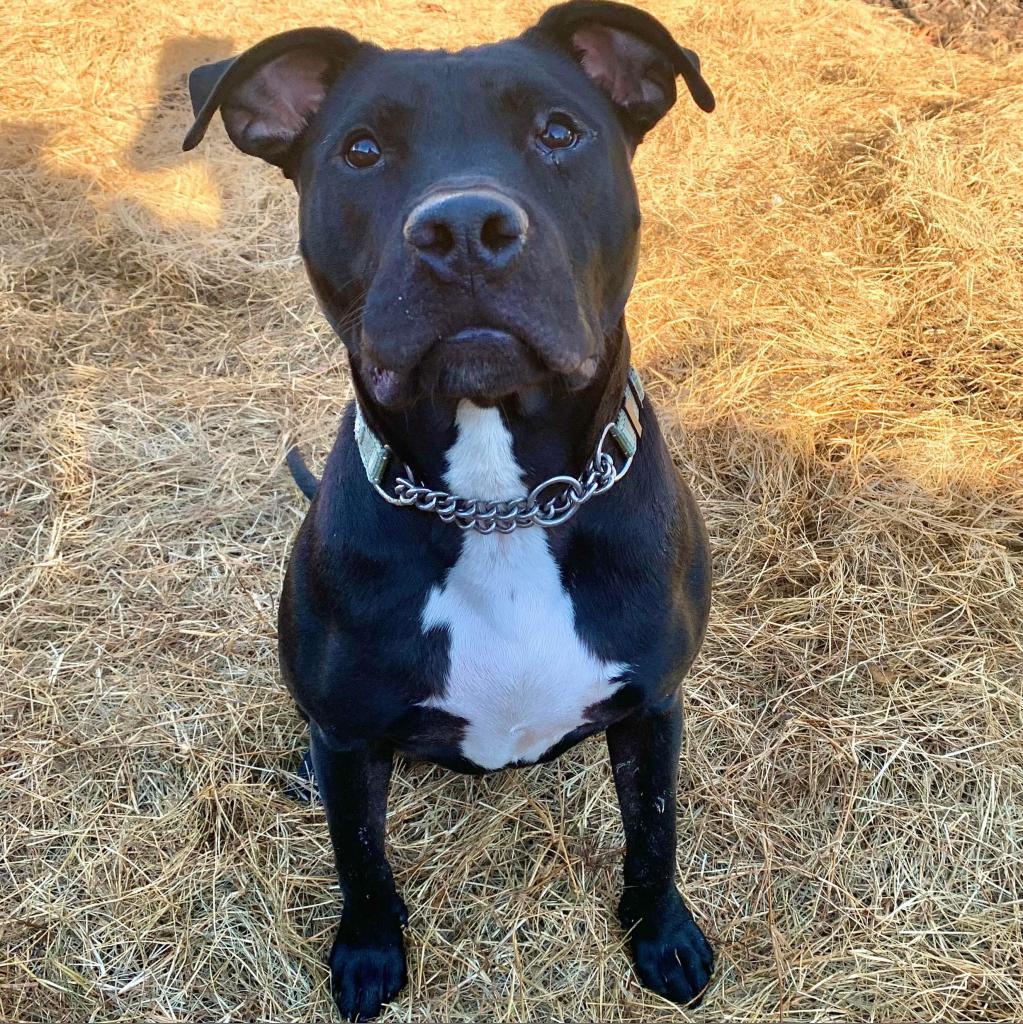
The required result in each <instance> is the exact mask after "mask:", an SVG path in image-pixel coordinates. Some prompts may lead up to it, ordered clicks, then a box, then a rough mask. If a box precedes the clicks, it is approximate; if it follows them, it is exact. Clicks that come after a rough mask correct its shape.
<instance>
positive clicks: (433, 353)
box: [363, 325, 596, 407]
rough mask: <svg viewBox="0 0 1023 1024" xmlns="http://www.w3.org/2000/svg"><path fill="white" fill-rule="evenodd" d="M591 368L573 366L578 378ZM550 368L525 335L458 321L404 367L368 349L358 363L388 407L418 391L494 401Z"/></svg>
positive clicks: (537, 380)
mask: <svg viewBox="0 0 1023 1024" xmlns="http://www.w3.org/2000/svg"><path fill="white" fill-rule="evenodd" d="M364 351H365V350H364ZM595 369H596V364H595V362H594V363H593V367H592V369H591V368H590V367H588V366H587V367H584V368H582V369H581V371H577V374H576V376H579V377H580V378H585V380H581V381H580V383H585V381H586V380H588V379H589V378H590V377H592V375H593V371H594V370H595ZM555 372H556V371H555V370H554V369H552V368H551V367H550V366H549V365H548V364H547V362H546V361H545V360H544V359H542V358H541V357H540V356H539V355H538V354H537V351H536V349H535V348H534V347H533V346H532V345H531V344H529V342H528V341H526V340H525V339H523V338H522V337H520V336H519V335H517V334H514V333H512V332H510V331H507V330H504V329H503V328H499V327H493V326H489V325H474V326H469V327H463V328H461V329H460V330H458V331H455V332H454V333H452V334H447V335H445V336H443V337H441V338H439V339H438V340H437V341H435V342H434V343H433V344H432V345H431V346H430V347H429V349H428V350H427V351H426V352H425V354H424V355H423V357H422V358H421V359H420V360H419V361H418V362H417V363H416V365H415V366H413V367H411V368H410V369H409V370H407V371H402V370H397V369H392V368H389V367H386V366H384V365H383V364H382V363H379V362H377V361H376V360H374V358H373V357H372V355H370V356H368V357H367V358H366V359H365V361H364V363H363V378H364V380H365V383H366V385H367V386H368V387H369V389H370V391H371V392H372V395H373V398H374V399H375V400H376V401H377V402H379V403H380V404H381V405H384V406H389V407H395V406H400V405H403V404H406V403H407V402H409V401H411V400H413V399H415V398H416V397H420V396H423V397H431V396H432V397H438V398H454V399H462V398H467V399H471V400H473V401H477V402H485V403H486V402H495V401H498V400H499V399H501V398H504V397H507V396H509V395H512V394H515V393H518V392H521V391H524V390H526V389H529V388H534V387H536V386H538V385H541V384H543V383H544V382H545V381H546V380H548V379H550V378H552V377H553V376H554V375H555Z"/></svg>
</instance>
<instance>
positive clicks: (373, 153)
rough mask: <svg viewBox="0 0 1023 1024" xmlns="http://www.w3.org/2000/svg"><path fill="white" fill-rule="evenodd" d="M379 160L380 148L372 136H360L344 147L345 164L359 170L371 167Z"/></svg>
mask: <svg viewBox="0 0 1023 1024" xmlns="http://www.w3.org/2000/svg"><path fill="white" fill-rule="evenodd" d="M379 159H380V146H379V145H378V144H377V140H376V139H374V138H373V136H372V135H360V136H359V137H358V138H357V139H352V141H351V142H349V143H348V145H347V146H346V147H345V163H346V164H348V166H349V167H355V168H357V169H359V170H361V169H362V168H363V167H372V166H373V165H374V164H375V163H376V162H377V161H378V160H379Z"/></svg>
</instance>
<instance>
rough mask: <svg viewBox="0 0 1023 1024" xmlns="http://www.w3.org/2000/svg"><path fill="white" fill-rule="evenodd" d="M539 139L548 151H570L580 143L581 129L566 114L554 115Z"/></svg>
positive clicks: (549, 119)
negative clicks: (570, 148) (571, 147)
mask: <svg viewBox="0 0 1023 1024" xmlns="http://www.w3.org/2000/svg"><path fill="white" fill-rule="evenodd" d="M537 137H538V138H539V139H540V142H542V143H543V145H544V146H546V147H547V148H548V149H568V148H569V147H570V146H574V145H575V144H576V143H577V142H578V141H579V129H578V128H576V126H575V125H574V124H573V123H572V122H571V121H570V120H569V118H568V117H566V116H565V115H564V114H552V115H551V117H549V118H548V119H547V123H546V124H545V125H544V126H543V128H541V129H540V134H539V135H538V136H537Z"/></svg>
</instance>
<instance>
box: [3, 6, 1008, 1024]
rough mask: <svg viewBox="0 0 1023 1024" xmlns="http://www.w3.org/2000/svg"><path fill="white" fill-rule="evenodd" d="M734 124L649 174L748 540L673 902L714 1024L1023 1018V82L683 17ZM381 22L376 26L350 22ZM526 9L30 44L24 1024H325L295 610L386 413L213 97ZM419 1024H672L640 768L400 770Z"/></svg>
mask: <svg viewBox="0 0 1023 1024" xmlns="http://www.w3.org/2000/svg"><path fill="white" fill-rule="evenodd" d="M649 6H650V7H651V9H653V10H655V11H656V12H657V13H659V14H660V15H661V16H662V17H664V18H665V20H667V21H668V22H669V23H670V24H671V25H672V26H673V27H674V28H675V29H676V30H677V32H678V35H679V37H680V38H681V39H682V40H684V41H686V42H688V43H689V44H690V45H692V46H693V47H694V48H695V49H697V50H698V51H699V52H700V53H701V55H702V56H703V58H704V61H705V70H706V74H707V77H708V79H709V80H710V81H711V83H712V84H713V86H714V87H715V90H716V91H717V93H718V96H719V98H720V106H719V109H718V112H717V113H716V114H715V115H714V116H712V117H709V118H706V117H703V116H701V115H699V114H698V113H697V112H696V111H695V110H693V109H692V108H690V107H688V106H687V105H686V104H685V103H682V104H680V106H679V107H678V109H677V110H676V111H675V112H674V113H673V115H672V116H671V117H670V119H669V120H668V122H667V123H665V124H664V125H662V126H661V127H660V128H659V129H658V130H657V131H656V133H655V134H654V135H653V137H652V138H651V139H650V141H649V142H648V143H647V144H645V145H644V147H643V149H642V152H641V154H640V155H639V157H638V159H637V165H636V169H637V175H638V179H639V186H640V191H641V194H642V200H643V204H644V209H645V215H646V221H645V225H646V226H645V247H644V258H643V264H642V269H641V275H640V280H639V282H638V284H637V287H636V290H635V296H634V300H633V302H632V305H631V309H630V317H631V324H632V332H633V337H634V339H635V344H636V349H637V362H638V364H639V365H640V367H641V368H642V370H643V371H644V373H645V377H646V380H647V381H648V383H649V390H650V391H651V393H652V395H653V397H654V399H655V400H656V401H657V403H658V404H659V406H660V409H661V411H662V417H663V421H664V423H665V426H666V429H667V431H668V433H669V436H670V439H671V441H672V444H673V446H674V450H675V452H676V453H677V456H678V459H679V461H680V463H681V465H682V466H683V467H684V468H685V471H686V473H687V474H688V475H689V477H690V479H691V480H692V481H693V483H694V486H695V488H696V490H697V491H698V493H699V497H700V499H701V501H702V504H703V508H704V510H705V512H706V515H707V519H708V524H709V527H710V532H711V535H712V538H713V542H714V547H715V559H716V576H717V597H716V602H715V608H714V617H713V622H712V626H711V632H710V636H709V639H708V641H707V644H706V647H705V650H704V654H703V656H702V657H701V659H700V661H699V663H698V668H697V669H696V671H695V673H694V674H693V676H692V678H691V679H690V680H689V682H688V685H687V695H686V701H687V711H688V742H687V748H686V754H685V761H684V767H683V776H684V778H685V779H686V780H687V781H686V785H685V788H684V791H683V794H682V796H681V798H680V806H679V817H680V835H681V845H680V849H679V872H680V877H681V879H682V882H683V886H684V890H685V892H686V893H687V894H688V896H689V898H690V899H691V901H692V902H693V904H694V905H695V908H696V911H697V913H698V915H699V917H700V919H701V921H702V922H703V923H704V924H705V925H706V926H707V928H708V930H709V933H710V935H711V936H712V938H713V939H714V940H715V942H716V944H717V946H718V949H719V954H720V967H719V971H718V975H717V979H716V981H715V984H714V987H713V991H712V992H711V994H710V996H709V998H708V1001H707V1004H706V1006H705V1009H704V1010H703V1011H701V1015H700V1018H699V1019H703V1020H713V1019H719V1018H720V1019H726V1020H752V1019H759V1018H762V1017H764V1016H767V1015H776V1016H778V1017H779V1018H784V1019H786V1020H813V1019H817V1020H829V1021H830V1020H838V1019H854V1020H862V1019H867V1018H870V1019H876V1020H884V1021H892V1020H901V1021H908V1020H923V1019H928V1020H939V1019H940V1020H964V1019H968V1020H1005V1021H1008V1020H1017V1019H1018V1018H1019V1015H1020V1006H1021V1005H1023V976H1021V973H1020V964H1021V962H1023V924H1021V921H1023V906H1021V893H1023V867H1021V857H1023V744H1021V738H1023V700H1021V671H1023V638H1021V628H1023V587H1021V583H1023V274H1021V272H1020V266H1021V259H1023V145H1021V136H1020V125H1021V123H1023V87H1021V85H1020V82H1021V80H1023V63H1021V61H1020V60H1019V59H1018V58H1017V59H1016V60H1015V62H1014V63H1013V62H1011V61H1010V60H1009V59H1008V58H1001V59H999V60H985V59H983V58H981V57H979V56H977V55H973V54H970V53H965V52H956V51H950V50H941V49H938V48H935V47H933V46H931V45H929V44H928V42H927V41H926V40H925V39H924V38H921V36H920V35H919V33H915V32H914V31H913V29H912V26H911V25H909V24H908V23H907V22H905V21H903V20H902V19H898V18H896V17H893V16H891V15H885V14H884V13H883V12H880V11H878V10H877V9H875V8H870V7H867V6H862V5H859V4H854V3H848V2H843V3H828V2H825V0H801V2H796V0H785V2H782V3H778V4H763V3H759V2H756V0H735V2H734V3H728V4H720V5H710V6H708V5H705V4H697V3H695V2H686V3H679V2H678V0H659V2H656V3H655V2H651V3H650V5H649ZM346 7H347V10H346V9H345V8H346ZM540 9H541V5H540V4H538V3H536V2H533V0H530V2H525V3H523V2H521V0H520V2H516V3H511V2H507V0H502V2H500V3H490V2H484V0H457V2H456V0H442V2H440V3H421V2H418V0H415V2H413V0H386V2H385V3H382V4H381V3H370V2H368V0H354V2H353V3H351V4H349V5H342V6H338V5H337V4H326V3H323V2H322V0H296V2H293V3H291V4H288V5H281V4H279V3H270V2H269V0H235V2H228V3H226V4H218V5H213V4H208V3H199V2H197V0H172V2H169V3H164V4H159V5H157V4H151V3H143V2H142V0H128V2H124V3H119V4H111V5H109V7H108V8H107V9H106V10H105V11H103V10H101V9H100V8H99V7H98V6H97V5H95V4H86V3H71V4H66V3H65V4H57V3H55V2H52V0H34V2H32V3H30V4H29V5H28V7H27V8H26V7H25V6H23V5H19V4H9V5H8V6H7V8H6V10H5V12H4V13H3V14H2V15H0V19H2V22H3V26H4V29H5V40H6V44H7V45H6V49H5V59H4V62H3V64H2V67H0V83H2V85H3V100H2V102H3V103H4V104H5V105H6V107H7V109H6V112H5V114H4V119H5V121H6V122H7V123H6V125H5V131H4V134H3V136H2V137H0V209H2V211H3V213H2V224H0V232H2V252H0V282H2V289H3V292H2V299H0V302H2V305H0V324H2V331H3V333H2V342H0V359H2V363H0V402H2V403H3V405H2V414H3V419H2V423H0V445H2V447H3V461H2V463H0V487H2V489H3V490H2V498H0V510H2V518H0V565H2V566H3V570H4V571H3V576H2V580H0V615H2V617H3V625H2V634H0V665H2V666H3V674H2V676H0V729H2V734H0V749H2V755H3V769H4V771H3V781H2V782H0V815H2V825H0V829H2V830H0V869H2V876H0V878H2V884H0V918H2V920H3V922H4V924H3V939H2V941H3V949H2V952H0V986H2V991H0V1017H2V1018H3V1019H10V1020H40V1021H78V1020H83V1019H86V1018H89V1019H95V1020H114V1019H116V1020H138V1021H161V1020H178V1021H195V1020H205V1019H209V1020H213V1019H231V1020H238V1021H250V1020H272V1021H279V1020H296V1021H307V1020H310V1019H314V1018H316V1019H324V1018H327V1017H329V1015H330V1013H331V1008H330V1006H329V1003H328V998H327V994H326V985H325V981H326V972H325V969H324V967H323V957H324V954H325V952H326V948H327V945H328V943H329V938H330V935H331V933H332V928H333V925H334V922H335V921H336V918H337V914H338V896H337V889H336V884H335V882H334V879H333V877H332V873H331V856H330V852H329V848H328V841H327V832H326V828H325V826H324V823H323V821H322V815H321V811H320V809H319V808H317V807H313V808H306V807H302V806H297V805H295V804H292V803H290V802H288V801H287V800H286V799H285V798H284V797H283V796H282V795H281V786H282V783H283V781H284V780H285V778H286V777H287V773H288V771H289V769H290V767H291V766H292V765H293V763H294V760H295V757H296V755H297V753H298V752H299V750H300V748H301V747H302V745H303V742H304V740H303V730H302V727H301V726H300V723H299V720H298V718H297V717H296V715H295V713H294V712H293V710H292V707H291V705H290V703H289V701H288V700H287V699H286V697H285V695H284V693H283V691H282V688H281V686H280V685H279V682H278V680H277V675H276V663H275V654H274V647H275V644H274V614H273V609H274V604H275V601H276V595H277V592H278V588H279V585H280V580H281V572H282V566H283V562H284V558H285V553H286V551H287V546H288V542H289V539H290V537H291V536H292V535H293V534H294V531H295V529H296V526H297V524H298V522H299V519H300V517H301V515H302V512H303V502H302V500H301V499H300V497H299V495H298V494H297V493H296V491H295V489H294V488H293V487H292V485H291V483H290V481H289V480H288V478H287V475H286V473H285V472H284V470H283V469H282V466H281V453H282V452H281V440H280V439H281V435H282V429H283V428H284V427H285V426H286V425H291V426H294V427H297V429H298V430H299V431H300V432H301V434H302V435H303V436H304V437H305V438H306V439H307V441H308V442H309V444H310V445H311V447H312V450H313V453H314V461H315V462H317V463H318V462H319V461H320V459H321V458H322V454H323V452H324V450H325V448H326V446H327V444H328V443H329V440H330V438H331V435H332V432H333V431H334V429H335V426H336V423H337V418H338V414H339V411H340V409H341V407H342V403H343V401H344V399H345V396H346V394H347V388H348V386H347V381H346V376H345V369H344V364H343V359H342V355H341V352H340V348H339V346H338V344H337V343H336V342H335V341H334V339H333V338H332V337H331V335H330V332H329V330H328V329H327V327H326V326H325V324H324V323H322V322H321V320H320V318H319V317H318V315H317V314H316V312H315V309H314V305H313V302H312V301H311V299H310V297H309V292H308V289H307V286H306V284H305V281H304V279H303V276H302V272H301V268H300V265H299V261H298V259H297V257H296V255H295V245H294V241H295V231H294V226H293V222H294V205H295V204H294V199H293V196H292V194H291V193H290V191H289V189H288V187H287V186H286V185H285V184H284V183H282V182H281V181H279V180H278V178H277V177H276V175H275V174H274V173H273V172H271V171H270V170H268V169H266V168H263V167H262V166H259V165H257V164H256V163H255V162H253V161H249V160H246V159H245V158H243V157H242V156H241V155H239V154H236V153H235V152H234V151H233V150H231V149H230V146H229V144H228V143H227V142H226V140H225V139H224V137H223V133H222V131H221V130H220V128H219V126H218V127H217V128H216V130H214V131H212V132H211V138H210V141H209V143H208V144H207V145H206V147H205V148H204V150H203V151H202V152H201V153H200V154H198V155H192V156H189V157H187V158H186V157H184V156H182V155H181V154H180V152H179V151H178V146H179V142H180V138H181V136H182V133H183V132H184V130H185V128H186V127H187V124H188V122H189V117H188V114H187V103H186V100H185V97H184V92H183V89H182V75H183V73H184V72H185V71H186V70H187V69H188V68H189V67H190V66H192V65H193V64H194V63H196V62H197V61H200V60H203V59H210V58H215V57H219V56H222V55H224V54H226V53H229V52H232V51H234V50H236V49H238V48H239V47H241V46H242V45H244V44H247V43H249V42H252V41H254V40H256V39H257V38H260V37H261V36H263V35H266V34H269V33H270V32H272V31H275V30H278V29H281V28H284V27H290V26H294V25H299V24H304V23H318V22H324V23H342V24H343V25H344V27H346V28H349V29H351V30H353V31H355V32H358V33H362V34H364V35H366V36H368V37H370V38H373V39H376V40H378V41H380V42H383V43H392V44H399V43H405V44H407V43H410V42H411V43H415V44H419V45H446V46H457V45H459V44H461V43H465V42H469V41H477V40H480V39H484V38H496V37H498V36H500V35H502V34H507V33H510V32H514V31H516V30H518V29H519V28H520V27H522V26H524V25H525V24H526V22H527V21H528V20H531V19H532V18H533V17H534V16H535V15H537V14H538V13H539V11H540ZM390 840H391V843H392V847H393V860H394V864H395V867H396V872H397V875H398V881H399V885H400V887H401V888H402V889H403V890H404V892H405V895H406V898H407V900H408V902H409V905H410V907H411V909H412V920H411V926H410V932H409V945H410V967H411V976H412V979H411V987H410V989H409V990H408V991H407V992H406V993H405V994H404V995H403V997H402V999H401V1001H400V1002H399V1003H398V1004H396V1006H394V1007H393V1008H392V1009H391V1010H390V1011H389V1015H390V1017H391V1018H392V1019H400V1020H420V1021H427V1020H444V1019H454V1020H479V1019H498V1020H521V1019H525V1018H535V1019H543V1018H549V1019H554V1020H570V1021H575V1020H588V1019H595V1018H599V1019H602V1020H625V1019H637V1018H641V1019H644V1020H648V1021H656V1020H661V1021H669V1020H678V1019H680V1016H681V1014H680V1013H679V1011H677V1010H676V1009H675V1008H673V1007H672V1006H670V1005H668V1004H666V1003H662V1002H660V1001H659V1000H657V999H656V998H654V997H653V996H651V995H649V994H646V993H644V992H643V991H641V990H640V988H639V987H638V986H637V984H636V982H635V980H634V979H633V977H632V975H631V973H630V971H629V968H628V961H627V957H626V954H625V952H624V950H623V947H622V943H621V938H620V935H619V933H618V930H617V928H616V926H615V924H614V922H613V918H612V912H611V908H612V906H613V903H614V897H615V893H616V892H617V887H618V871H619V867H618V865H619V858H620V852H621V847H622V833H621V828H620V825H619V820H618V816H617V812H616V808H615V804H614V797H613V789H612V785H611V781H610V777H609V774H608V771H607V767H606V764H605V757H604V751H603V746H602V744H601V743H600V742H599V741H591V742H589V743H587V744H585V745H583V746H582V747H581V748H579V749H577V750H576V751H573V752H572V753H570V754H569V755H566V756H565V757H564V758H562V759H561V761H560V762H559V763H558V764H557V765H555V766H552V767H546V768H541V769H536V770H530V771H525V772H519V773H511V774H506V775H498V776H495V777H492V778H488V779H485V780H483V781H478V780H467V779H465V778H461V777H457V776H453V775H450V774H447V773H445V772H443V771H440V770H436V769H430V768H423V767H403V768H401V769H400V770H399V771H398V772H397V774H396V779H395V785H394V794H393V801H392V812H391V818H390Z"/></svg>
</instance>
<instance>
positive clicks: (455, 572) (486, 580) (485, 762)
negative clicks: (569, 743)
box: [422, 401, 629, 769]
mask: <svg viewBox="0 0 1023 1024" xmlns="http://www.w3.org/2000/svg"><path fill="white" fill-rule="evenodd" d="M456 423H457V425H458V439H457V441H456V442H455V444H454V445H452V447H451V450H450V451H449V452H448V456H447V461H448V472H447V474H446V476H445V482H446V484H447V486H448V487H449V488H450V489H451V490H452V491H453V492H454V493H455V494H459V495H462V496H464V497H498V498H501V499H509V498H515V497H520V496H522V495H524V494H525V493H526V489H525V487H524V485H523V482H522V473H521V470H520V469H519V466H518V464H517V463H516V461H515V457H514V453H513V451H512V438H511V434H510V433H509V432H508V429H507V427H505V425H504V423H503V422H502V420H501V414H500V413H499V412H498V410H497V409H493V408H491V409H483V408H480V407H479V406H476V405H473V404H472V403H471V402H468V401H463V402H461V403H460V404H459V406H458V413H457V416H456ZM422 625H423V629H424V630H427V629H430V628H433V627H437V626H445V627H447V630H448V635H449V637H450V647H449V669H448V678H447V681H446V685H445V688H444V692H443V696H440V697H432V698H430V700H429V701H426V702H424V703H425V705H426V706H429V707H437V708H441V709H443V710H444V711H447V712H449V713H451V714H453V715H458V716H459V717H460V718H464V719H465V720H466V721H467V722H468V725H467V726H466V729H465V735H464V737H463V739H462V754H463V755H464V756H465V757H467V758H468V759H469V760H471V761H473V762H475V763H476V764H478V765H479V766H480V767H481V768H489V769H494V768H501V767H503V766H504V765H507V764H511V763H513V762H515V761H526V762H529V761H535V760H536V759H537V758H538V757H540V755H542V754H543V753H544V752H545V751H547V750H549V749H550V748H551V747H552V746H553V745H554V744H555V743H557V742H558V740H560V739H561V738H562V737H563V736H565V735H566V734H567V733H569V732H571V731H572V730H573V729H575V728H577V727H578V726H580V725H582V724H583V722H584V721H585V712H586V708H588V707H589V706H590V705H593V704H596V703H598V702H599V701H602V700H605V699H607V698H608V697H610V696H611V695H612V694H613V693H614V692H615V691H616V690H617V689H618V688H619V686H621V685H622V682H623V680H622V679H621V678H620V677H621V676H622V674H623V673H625V672H627V671H628V669H629V666H628V665H625V664H621V663H616V662H607V661H602V660H601V659H600V658H598V657H597V656H596V655H595V654H594V653H593V652H592V651H591V650H589V648H588V647H587V646H586V645H585V644H584V643H583V642H582V640H581V639H580V638H579V635H578V634H577V633H576V631H575V615H574V610H573V607H572V601H571V599H570V598H569V596H568V594H567V593H566V591H565V588H564V587H563V586H562V584H561V576H560V573H559V571H558V565H557V562H555V560H554V556H553V555H552V554H551V552H550V548H549V547H548V545H547V538H546V536H545V535H544V531H543V530H542V528H540V527H532V528H529V529H519V530H515V531H513V532H512V533H508V534H498V533H493V534H488V535H484V534H480V533H476V532H474V531H469V532H467V533H466V534H465V535H464V538H463V542H462V550H461V553H460V554H459V556H458V561H457V562H456V563H455V564H454V565H453V566H452V568H451V570H450V571H449V572H448V575H447V577H446V578H445V580H444V583H443V584H442V585H441V586H439V587H434V588H433V589H432V591H431V592H430V595H429V597H428V598H427V601H426V604H425V606H424V608H423V613H422Z"/></svg>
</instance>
